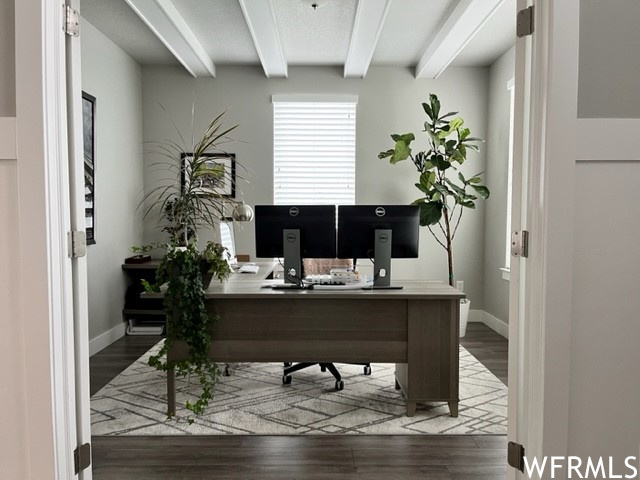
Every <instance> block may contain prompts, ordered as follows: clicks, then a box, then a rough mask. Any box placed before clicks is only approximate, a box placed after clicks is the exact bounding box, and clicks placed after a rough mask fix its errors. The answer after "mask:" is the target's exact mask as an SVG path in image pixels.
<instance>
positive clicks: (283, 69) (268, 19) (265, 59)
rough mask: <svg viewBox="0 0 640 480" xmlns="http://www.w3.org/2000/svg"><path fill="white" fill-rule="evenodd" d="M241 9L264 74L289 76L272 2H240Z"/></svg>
mask: <svg viewBox="0 0 640 480" xmlns="http://www.w3.org/2000/svg"><path fill="white" fill-rule="evenodd" d="M240 7H241V8H242V13H244V18H245V20H246V21H247V26H248V27H249V31H250V32H251V36H252V37H253V43H254V44H255V46H256V50H257V52H258V57H260V62H261V63H262V68H263V69H264V74H265V75H266V76H267V77H269V78H271V77H285V78H286V76H287V74H288V72H287V68H288V65H287V60H286V59H285V58H284V52H283V50H282V44H281V42H280V35H279V33H278V25H277V24H276V15H275V12H274V11H273V6H272V3H271V1H270V0H240Z"/></svg>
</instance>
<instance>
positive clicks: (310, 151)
mask: <svg viewBox="0 0 640 480" xmlns="http://www.w3.org/2000/svg"><path fill="white" fill-rule="evenodd" d="M356 104H357V97H355V96H307V95H274V96H273V201H274V204H275V205H287V204H296V203H297V204H307V205H313V204H316V205H319V204H334V205H337V204H341V205H350V204H354V203H355V181H356Z"/></svg>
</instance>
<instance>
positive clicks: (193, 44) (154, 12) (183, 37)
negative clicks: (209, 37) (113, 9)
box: [126, 0, 216, 77]
mask: <svg viewBox="0 0 640 480" xmlns="http://www.w3.org/2000/svg"><path fill="white" fill-rule="evenodd" d="M126 2H127V3H128V4H129V6H130V7H131V8H132V9H133V11H134V12H136V14H137V15H138V16H139V17H140V18H141V19H142V21H143V22H144V23H146V24H147V26H148V27H149V28H150V29H151V31H152V32H153V33H155V34H156V36H157V37H158V38H159V39H160V41H161V42H162V43H164V46H165V47H167V48H168V49H169V51H170V52H171V53H173V55H174V56H175V57H176V58H177V59H178V61H179V62H180V63H181V64H182V65H183V66H184V68H186V69H187V71H188V72H189V73H190V74H191V75H193V76H194V77H209V76H210V77H215V76H216V67H215V65H214V64H213V61H212V60H211V57H209V55H208V54H207V52H206V50H205V49H204V47H203V46H202V44H201V43H200V42H199V41H198V39H197V38H196V36H195V35H194V33H193V32H192V31H191V29H190V28H189V26H188V25H187V22H186V21H185V19H184V18H183V17H182V15H180V12H178V10H177V9H176V7H175V6H174V5H173V3H171V0H126Z"/></svg>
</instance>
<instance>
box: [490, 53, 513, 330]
mask: <svg viewBox="0 0 640 480" xmlns="http://www.w3.org/2000/svg"><path fill="white" fill-rule="evenodd" d="M515 58H516V51H515V47H513V48H511V49H510V50H509V51H507V52H506V53H505V54H504V55H502V57H500V58H499V59H498V60H496V61H495V62H494V64H493V65H492V66H491V69H490V70H489V110H488V116H487V119H488V135H487V138H486V140H487V142H486V147H485V148H486V149H487V170H486V172H487V173H486V180H487V186H488V187H489V190H491V197H490V201H489V202H487V208H486V210H485V217H484V245H485V248H484V310H485V311H486V312H487V313H490V314H491V315H493V316H494V317H497V318H499V319H500V320H502V321H504V322H508V319H509V282H507V281H505V280H503V278H502V272H501V271H500V268H503V267H504V266H505V264H504V263H505V261H504V252H505V249H506V229H507V181H508V168H507V167H508V160H509V120H510V116H511V115H510V94H509V91H508V90H507V82H508V81H509V80H510V79H512V78H513V76H514V74H515Z"/></svg>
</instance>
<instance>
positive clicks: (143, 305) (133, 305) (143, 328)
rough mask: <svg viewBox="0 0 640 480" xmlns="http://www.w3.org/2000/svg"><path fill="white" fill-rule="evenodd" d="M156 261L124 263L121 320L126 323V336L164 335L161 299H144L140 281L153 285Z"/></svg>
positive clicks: (156, 266)
mask: <svg viewBox="0 0 640 480" xmlns="http://www.w3.org/2000/svg"><path fill="white" fill-rule="evenodd" d="M158 264H159V261H158V260H149V261H147V262H144V263H124V264H123V265H122V270H123V271H124V272H125V274H126V277H127V290H126V292H125V297H124V308H123V309H122V318H123V320H124V321H125V322H126V323H127V335H153V334H157V335H159V334H162V333H164V329H165V325H166V318H165V315H164V311H163V309H162V299H157V298H154V299H145V298H142V297H141V296H140V294H141V293H142V292H144V288H143V286H142V280H147V281H148V282H151V283H153V282H154V281H155V278H156V269H157V268H158Z"/></svg>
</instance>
